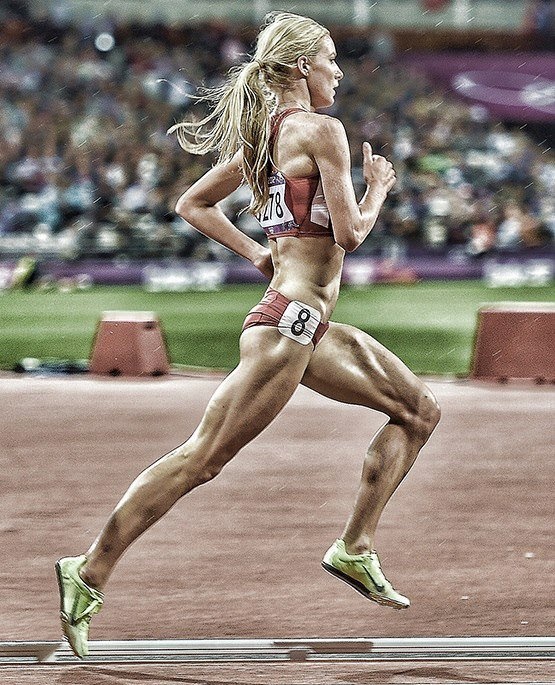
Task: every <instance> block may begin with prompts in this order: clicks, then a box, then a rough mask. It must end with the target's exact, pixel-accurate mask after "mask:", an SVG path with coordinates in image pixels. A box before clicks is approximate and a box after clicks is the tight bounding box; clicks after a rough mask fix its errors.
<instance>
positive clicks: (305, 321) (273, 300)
mask: <svg viewBox="0 0 555 685" xmlns="http://www.w3.org/2000/svg"><path fill="white" fill-rule="evenodd" d="M320 318H321V317H320V312H319V311H318V310H317V309H314V307H311V306H310V305H308V304H304V302H299V301H298V300H289V299H288V298H287V297H285V296H284V295H282V294H281V293H279V292H278V291H277V290H274V289H273V288H268V290H267V291H266V293H265V295H264V297H263V298H262V299H261V300H260V302H259V303H258V304H257V305H256V307H253V308H252V309H251V310H250V312H249V313H248V314H247V318H246V319H245V322H244V324H243V330H245V329H247V328H250V327H251V326H275V327H276V328H277V329H278V330H279V332H280V333H281V334H282V335H284V336H286V337H287V338H291V339H292V340H295V341H296V342H298V343H300V344H301V345H308V344H309V343H310V342H311V343H312V344H313V345H314V347H316V345H317V344H318V343H319V342H320V340H321V339H322V336H323V335H324V333H325V332H326V331H327V330H328V328H329V323H322V322H321V320H320Z"/></svg>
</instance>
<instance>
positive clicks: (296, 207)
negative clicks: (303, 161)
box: [256, 107, 333, 240]
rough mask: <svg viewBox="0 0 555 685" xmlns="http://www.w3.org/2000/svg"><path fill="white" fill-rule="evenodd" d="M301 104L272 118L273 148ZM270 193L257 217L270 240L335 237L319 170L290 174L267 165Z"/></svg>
mask: <svg viewBox="0 0 555 685" xmlns="http://www.w3.org/2000/svg"><path fill="white" fill-rule="evenodd" d="M304 111H305V110H303V109H300V108H298V107H297V108H291V109H285V110H283V112H280V114H278V115H277V116H274V117H273V119H272V128H271V132H270V143H269V145H270V151H273V147H274V143H275V140H276V137H277V134H278V132H279V129H280V127H281V124H282V123H283V121H284V119H286V118H287V117H288V116H289V115H290V114H294V113H295V112H304ZM268 185H269V190H270V197H269V198H268V202H267V203H266V205H265V207H264V209H263V210H262V211H261V212H260V213H259V214H258V215H257V217H256V218H257V219H258V221H259V222H260V225H261V226H262V229H263V230H264V233H265V234H266V235H267V236H268V238H269V239H271V240H276V239H277V238H283V237H286V236H293V237H296V238H307V237H314V236H316V237H328V236H332V237H333V229H332V225H331V219H330V213H329V210H328V206H327V204H326V200H325V198H324V192H323V190H322V179H321V178H320V174H315V175H314V176H301V177H299V178H288V177H287V176H284V175H283V174H282V173H281V171H279V170H278V169H276V168H275V167H274V166H273V165H272V166H270V167H269V169H268Z"/></svg>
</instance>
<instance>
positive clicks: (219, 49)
mask: <svg viewBox="0 0 555 685" xmlns="http://www.w3.org/2000/svg"><path fill="white" fill-rule="evenodd" d="M68 8H69V5H68V4H66V5H63V4H60V5H57V9H56V10H53V11H50V12H47V11H46V10H45V12H44V14H43V15H42V16H40V17H37V16H34V17H31V16H30V15H28V14H27V13H26V11H25V9H24V5H22V4H21V3H15V2H10V1H9V0H8V1H7V2H6V3H4V4H3V5H2V9H0V46H1V47H0V257H1V256H2V255H4V256H5V255H8V254H16V253H18V252H19V253H25V252H27V253H28V252H34V253H37V254H47V253H52V254H57V255H60V256H62V257H64V258H69V259H76V258H79V257H84V256H86V257H93V256H94V257H122V258H140V257H174V256H177V257H194V258H198V259H230V258H232V256H231V255H230V253H229V252H227V251H226V250H225V249H224V248H221V247H219V246H218V245H216V244H214V243H212V242H211V241H208V240H207V239H205V238H203V237H202V236H200V234H198V233H197V232H196V231H194V230H193V229H192V227H191V226H189V225H187V223H186V222H185V221H183V220H182V219H180V218H178V217H176V215H175V213H174V205H175V202H176V200H177V198H178V197H179V195H180V194H181V193H182V192H183V191H184V190H185V189H186V188H187V187H188V186H189V185H190V184H191V183H192V182H194V181H195V180H196V179H197V178H198V177H199V176H200V175H201V174H202V173H203V172H204V171H205V170H206V169H207V168H208V167H209V166H210V165H211V164H213V163H214V159H213V158H206V157H205V158H202V157H196V156H192V155H189V154H187V153H186V152H184V151H183V150H182V149H181V148H180V147H179V146H178V144H177V141H176V140H175V138H174V137H171V136H168V135H167V134H166V131H167V129H168V128H169V127H170V126H171V125H172V124H173V123H175V122H176V121H179V120H181V119H182V118H184V117H185V116H191V115H193V114H198V113H200V112H199V110H200V109H201V108H202V105H198V104H195V103H194V101H193V100H192V99H191V97H190V96H191V94H193V93H194V92H195V90H196V88H197V86H199V85H202V84H203V85H207V86H210V85H214V84H216V83H218V82H220V80H221V79H222V77H223V75H225V73H226V71H227V70H228V69H229V68H230V67H231V66H232V65H234V64H236V63H237V62H239V61H242V60H244V59H245V55H246V54H247V53H248V52H249V51H250V49H251V41H252V39H253V37H254V35H255V32H256V27H246V28H245V27H242V28H240V27H233V26H230V25H225V24H219V23H217V22H213V23H210V24H203V25H191V26H179V27H178V26H166V25H156V24H151V25H148V26H142V25H138V24H132V23H129V24H118V25H115V24H113V23H111V22H110V21H109V20H106V19H105V18H102V19H101V20H99V19H96V20H91V21H90V22H83V21H81V22H80V23H76V22H73V21H72V20H71V17H70V16H69V13H68V12H69V9H68ZM334 37H335V38H336V43H337V46H338V54H339V56H338V61H339V63H340V66H341V68H342V69H343V71H344V72H345V78H344V79H343V81H342V83H341V87H340V88H339V91H338V97H337V102H336V104H335V105H334V107H333V109H332V110H331V111H329V113H330V114H332V115H334V116H338V117H339V118H340V119H341V120H342V121H343V122H344V124H345V126H346V128H347V132H348V135H349V140H350V143H351V147H352V157H353V172H354V179H355V184H356V186H357V190H358V191H359V192H361V191H362V178H361V173H360V163H361V144H362V141H363V140H369V141H370V142H371V143H372V146H373V149H374V152H375V153H378V154H383V155H385V156H387V157H388V158H390V159H391V160H392V161H393V162H394V165H395V167H396V170H397V176H398V182H397V185H396V188H395V190H394V192H393V193H392V194H391V196H390V199H389V200H388V202H387V205H386V207H385V208H384V210H383V212H382V214H381V217H380V219H379V222H378V224H377V226H376V228H375V230H374V231H373V233H372V234H371V236H370V238H369V239H368V240H367V241H366V242H365V244H364V245H363V246H362V247H361V248H360V251H359V254H376V255H382V256H386V257H388V258H391V259H395V258H398V257H402V256H404V255H406V254H408V253H410V252H411V251H413V252H414V251H424V252H428V251H435V252H439V251H442V252H445V253H448V254H453V255H455V256H457V257H459V258H469V259H471V258H477V257H480V256H481V255H486V254H490V253H492V252H496V251H505V250H526V249H528V248H536V247H542V246H549V245H552V244H553V241H554V238H555V206H554V199H553V198H554V197H555V193H554V190H555V159H554V156H553V152H552V151H550V150H549V149H548V145H547V144H545V141H544V142H543V143H541V142H539V141H536V140H533V139H532V138H531V137H530V136H528V135H527V133H526V127H523V128H522V129H518V128H508V127H506V126H504V125H503V124H502V123H500V122H496V121H491V120H490V119H489V118H488V115H487V112H486V110H485V109H483V108H481V107H477V106H470V105H465V104H464V103H462V102H461V101H459V100H454V99H453V98H452V97H451V96H449V95H448V94H447V93H446V92H444V91H442V90H440V89H438V88H437V87H436V86H435V85H434V84H433V83H430V82H429V81H428V80H427V79H426V77H425V76H424V75H422V74H419V73H418V72H417V71H416V70H415V71H411V70H410V69H409V68H407V67H406V65H405V66H403V67H401V66H400V65H399V64H398V63H397V62H396V59H395V57H396V55H395V44H394V40H393V39H392V37H391V35H389V34H388V33H387V32H384V31H381V30H379V29H373V30H372V31H371V32H367V33H366V34H364V35H362V34H361V33H360V32H358V33H355V32H348V31H346V30H342V31H341V32H339V33H338V35H335V36H334ZM248 202H249V196H248V191H247V190H246V189H240V190H239V191H237V193H236V194H234V195H233V196H232V197H231V198H230V199H229V201H227V202H226V203H225V211H226V213H227V214H228V216H229V217H230V218H231V219H232V220H233V221H235V222H236V223H237V224H238V225H239V226H240V227H241V228H242V229H243V230H245V231H246V232H247V233H248V234H249V235H252V236H253V237H254V238H255V239H259V240H261V241H263V240H264V236H263V233H262V231H261V230H260V228H259V226H258V224H257V222H256V221H255V220H254V219H253V218H252V217H250V216H249V215H248V214H247V213H240V211H241V210H242V209H243V208H244V207H245V206H246V205H248Z"/></svg>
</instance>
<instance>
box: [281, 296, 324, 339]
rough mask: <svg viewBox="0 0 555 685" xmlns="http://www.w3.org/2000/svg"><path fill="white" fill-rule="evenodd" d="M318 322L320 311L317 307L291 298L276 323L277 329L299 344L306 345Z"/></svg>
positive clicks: (312, 335)
mask: <svg viewBox="0 0 555 685" xmlns="http://www.w3.org/2000/svg"><path fill="white" fill-rule="evenodd" d="M319 323H320V312H319V311H318V310H317V309H314V307H310V306H309V305H308V304H304V303H303V302H298V301H297V300H293V301H292V302H290V303H289V304H288V305H287V308H286V309H285V311H284V312H283V314H282V316H281V319H280V320H279V323H278V330H279V332H280V333H281V334H282V335H285V336H286V337H287V338H291V339H292V340H296V341H297V342H299V343H301V345H308V343H310V342H312V338H313V337H314V333H315V332H316V329H317V328H318V324H319Z"/></svg>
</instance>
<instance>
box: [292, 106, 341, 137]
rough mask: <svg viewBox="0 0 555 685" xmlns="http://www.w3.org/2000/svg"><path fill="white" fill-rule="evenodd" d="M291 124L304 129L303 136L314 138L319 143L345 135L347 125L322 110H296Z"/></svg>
mask: <svg viewBox="0 0 555 685" xmlns="http://www.w3.org/2000/svg"><path fill="white" fill-rule="evenodd" d="M291 125H292V126H294V127H295V128H298V129H300V130H301V131H302V136H303V138H309V139H314V141H315V142H317V143H319V144H322V141H324V140H328V139H329V138H336V137H337V136H344V135H345V127H344V126H343V124H342V122H341V121H340V120H339V119H337V118H336V117H333V116H330V115H329V114H321V113H320V112H296V113H295V118H294V120H293V121H291Z"/></svg>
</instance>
